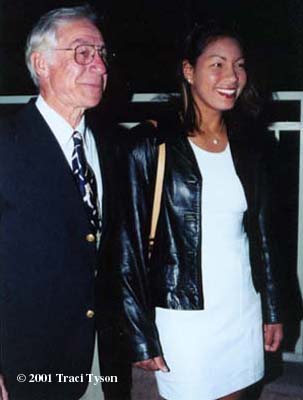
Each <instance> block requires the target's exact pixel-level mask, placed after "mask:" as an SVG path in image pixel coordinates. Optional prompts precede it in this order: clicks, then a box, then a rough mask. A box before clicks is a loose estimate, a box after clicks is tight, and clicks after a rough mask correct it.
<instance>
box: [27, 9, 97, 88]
mask: <svg viewBox="0 0 303 400" xmlns="http://www.w3.org/2000/svg"><path fill="white" fill-rule="evenodd" d="M82 18H85V19H88V20H89V21H90V22H91V23H92V24H94V25H95V26H97V23H98V17H97V14H96V13H95V12H94V11H93V10H92V8H91V7H90V5H88V4H85V5H82V6H77V7H61V8H56V9H54V10H51V11H49V12H48V13H46V14H44V15H42V17H41V18H40V19H39V21H38V22H37V24H36V25H35V26H34V27H33V29H32V31H31V32H30V33H29V35H28V37H27V41H26V46H25V61H26V65H27V68H28V70H29V72H30V75H31V78H32V80H33V81H34V83H35V85H36V86H37V87H39V78H38V76H37V74H36V71H35V69H34V67H33V65H32V62H31V55H32V53H33V52H35V51H39V52H43V51H44V52H45V51H48V50H49V49H51V48H54V47H55V46H56V45H57V37H56V33H57V30H58V28H59V26H61V25H62V24H64V23H66V22H71V21H75V20H79V19H82Z"/></svg>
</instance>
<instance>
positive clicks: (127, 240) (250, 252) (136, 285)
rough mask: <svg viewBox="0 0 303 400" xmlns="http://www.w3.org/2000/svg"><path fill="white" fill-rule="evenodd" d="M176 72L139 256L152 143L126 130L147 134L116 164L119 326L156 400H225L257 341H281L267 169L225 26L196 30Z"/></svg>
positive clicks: (237, 394) (257, 351) (243, 380)
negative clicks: (177, 100)
mask: <svg viewBox="0 0 303 400" xmlns="http://www.w3.org/2000/svg"><path fill="white" fill-rule="evenodd" d="M181 70H182V79H181V80H182V95H183V100H184V108H183V110H182V115H181V124H180V126H181V128H180V129H177V128H176V126H174V127H171V131H170V129H169V128H166V132H165V134H167V137H168V139H166V140H165V141H166V165H165V176H164V185H163V194H162V202H161V211H160V216H159V221H158V226H157V232H156V238H155V244H154V248H153V252H152V256H151V258H150V259H149V258H148V234H149V229H150V220H151V210H152V202H153V193H154V185H155V173H156V165H157V154H158V147H157V144H158V142H159V139H158V140H157V139H156V138H150V137H151V136H152V135H151V134H152V131H153V129H154V128H153V127H152V126H151V125H149V124H145V125H141V126H140V128H139V129H137V131H138V130H139V134H140V135H143V136H145V137H147V136H148V137H149V138H146V139H143V138H142V139H139V140H136V141H134V142H132V143H130V144H129V146H128V148H127V151H126V152H125V157H126V158H127V160H124V161H125V164H124V165H123V166H122V168H121V187H123V191H124V192H125V195H124V196H123V204H121V210H120V212H121V215H120V228H119V236H118V241H117V264H119V266H120V269H121V281H122V293H123V302H124V310H125V316H126V330H127V334H128V336H129V339H130V343H131V350H132V355H133V360H134V362H135V365H137V366H138V367H141V368H144V369H147V370H152V371H157V372H156V378H157V383H158V388H159V392H160V394H161V396H163V397H164V398H165V399H168V400H214V399H230V400H231V399H233V400H236V399H240V398H241V396H242V393H243V390H244V388H246V387H248V386H250V385H252V384H253V383H255V382H257V381H258V380H260V379H261V378H262V376H263V373H264V363H263V344H264V345H265V350H267V351H275V350H277V348H278V347H279V344H280V341H281V339H282V325H281V324H280V320H279V310H278V299H277V297H278V296H277V289H276V282H275V268H276V266H275V254H274V248H273V239H272V233H273V232H272V228H271V222H270V214H271V211H272V208H273V204H271V203H270V198H269V191H268V189H269V181H268V177H267V175H266V166H265V164H264V157H263V155H262V153H261V152H259V151H258V148H257V146H255V143H254V142H253V143H251V142H250V141H249V140H248V139H247V136H246V133H247V132H245V131H243V129H242V130H241V129H239V126H241V124H237V122H239V121H237V118H240V117H243V116H244V115H245V113H247V112H248V114H251V115H253V114H256V111H257V107H256V104H255V102H254V98H255V97H256V96H255V95H256V92H255V90H254V88H253V86H252V84H251V83H250V80H249V77H248V73H247V70H246V65H245V55H244V53H243V47H242V45H241V42H240V40H239V39H238V38H237V36H235V35H234V34H233V33H229V32H226V31H224V30H220V29H211V30H208V31H207V30H205V29H204V28H203V27H196V28H195V29H194V30H193V32H192V33H191V34H190V35H189V37H188V38H187V41H186V46H185V52H184V55H183V58H182V63H181ZM236 109H237V114H236V113H235V111H236ZM233 113H234V114H235V115H237V117H235V115H234V116H233ZM235 118H236V120H235ZM229 121H230V122H229ZM261 300H262V305H263V317H262V311H261V310H262V306H261Z"/></svg>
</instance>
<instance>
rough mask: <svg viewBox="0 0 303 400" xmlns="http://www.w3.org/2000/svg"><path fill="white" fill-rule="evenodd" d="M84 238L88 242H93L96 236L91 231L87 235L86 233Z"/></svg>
mask: <svg viewBox="0 0 303 400" xmlns="http://www.w3.org/2000/svg"><path fill="white" fill-rule="evenodd" d="M86 240H87V241H88V242H90V243H93V242H94V241H95V240H96V237H95V235H93V234H92V233H89V234H88V235H86Z"/></svg>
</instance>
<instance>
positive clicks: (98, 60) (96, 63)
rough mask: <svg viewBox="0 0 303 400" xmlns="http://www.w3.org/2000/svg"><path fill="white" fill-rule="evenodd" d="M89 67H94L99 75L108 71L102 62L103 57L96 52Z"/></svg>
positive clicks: (105, 64)
mask: <svg viewBox="0 0 303 400" xmlns="http://www.w3.org/2000/svg"><path fill="white" fill-rule="evenodd" d="M91 66H92V67H94V68H95V69H96V70H97V71H98V72H100V73H101V74H105V73H106V72H107V70H108V65H107V63H106V61H105V60H104V56H102V55H101V54H99V53H98V52H97V51H96V53H95V56H94V59H93V61H92V63H91Z"/></svg>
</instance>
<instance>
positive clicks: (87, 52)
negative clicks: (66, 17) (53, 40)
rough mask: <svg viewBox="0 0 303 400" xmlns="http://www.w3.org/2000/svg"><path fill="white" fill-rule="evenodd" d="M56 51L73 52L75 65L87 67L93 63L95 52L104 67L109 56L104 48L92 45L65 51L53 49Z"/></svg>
mask: <svg viewBox="0 0 303 400" xmlns="http://www.w3.org/2000/svg"><path fill="white" fill-rule="evenodd" d="M54 50H58V51H62V50H64V51H73V52H74V58H75V61H76V63H77V64H79V65H88V64H90V63H92V62H93V59H94V58H95V55H96V52H97V53H98V55H99V57H100V58H101V59H102V61H103V62H104V64H105V65H106V67H108V64H109V58H110V57H109V55H108V53H107V50H106V48H105V47H104V46H102V47H100V46H96V45H94V44H79V45H78V46H76V47H75V48H73V49H72V48H67V49H54Z"/></svg>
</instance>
